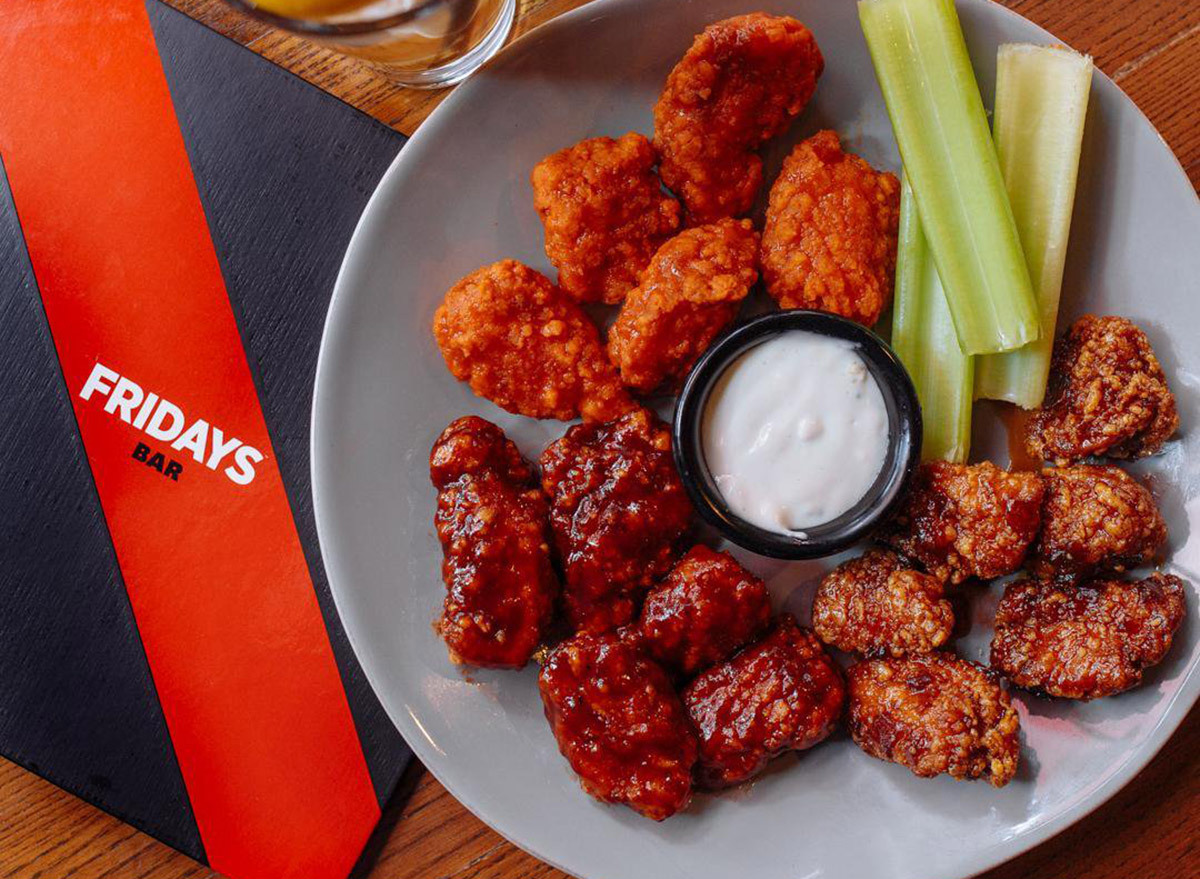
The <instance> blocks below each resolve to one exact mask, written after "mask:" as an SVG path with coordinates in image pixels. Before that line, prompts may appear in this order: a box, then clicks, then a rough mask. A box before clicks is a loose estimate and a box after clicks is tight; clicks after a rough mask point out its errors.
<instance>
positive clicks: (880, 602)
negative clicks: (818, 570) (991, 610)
mask: <svg viewBox="0 0 1200 879" xmlns="http://www.w3.org/2000/svg"><path fill="white" fill-rule="evenodd" d="M944 593H945V587H944V586H943V584H942V581H941V580H939V579H938V578H937V577H934V576H932V575H931V574H922V573H921V572H920V571H914V570H912V569H910V568H908V567H907V566H906V565H905V564H904V562H903V560H902V559H901V558H900V557H899V556H897V555H896V554H895V553H894V552H888V551H887V550H873V551H871V552H868V553H867V554H866V555H863V556H859V557H858V558H856V559H851V560H850V561H848V562H845V563H843V564H841V565H839V566H838V567H836V568H834V569H833V570H832V571H830V572H829V573H828V574H826V575H825V578H824V579H823V580H821V585H820V586H818V587H817V592H816V595H815V596H814V597H813V608H812V618H813V628H814V629H815V630H816V632H817V636H818V637H819V638H820V639H821V640H822V641H824V642H825V643H826V644H830V645H832V646H834V647H836V648H838V649H839V650H844V651H846V652H847V653H859V654H862V655H864V656H879V655H883V654H891V655H892V656H902V655H904V654H907V653H928V652H929V651H930V650H934V649H936V648H938V647H940V646H942V645H943V644H945V643H946V641H947V639H949V637H950V633H951V632H952V631H953V630H954V610H953V609H952V608H951V606H950V602H949V601H947V600H946V599H945V598H944Z"/></svg>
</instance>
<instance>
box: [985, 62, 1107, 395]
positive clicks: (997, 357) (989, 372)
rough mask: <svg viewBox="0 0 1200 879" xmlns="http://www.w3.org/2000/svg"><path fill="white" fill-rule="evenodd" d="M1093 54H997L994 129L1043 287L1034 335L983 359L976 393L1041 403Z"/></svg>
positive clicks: (1032, 271)
mask: <svg viewBox="0 0 1200 879" xmlns="http://www.w3.org/2000/svg"><path fill="white" fill-rule="evenodd" d="M1091 85H1092V59H1091V58H1089V57H1088V56H1087V55H1080V54H1079V53H1078V52H1072V51H1071V50H1070V49H1064V48H1058V47H1052V46H1031V45H1028V44H1008V45H1004V46H1001V47H1000V51H999V52H998V53H997V55H996V112H995V117H994V120H995V121H994V129H995V140H996V153H997V154H998V155H999V157H1000V170H1001V172H1002V173H1003V174H1004V182H1005V184H1006V185H1007V187H1008V200H1009V203H1010V204H1011V205H1012V211H1013V217H1014V218H1015V219H1016V222H1017V232H1018V233H1019V234H1020V236H1021V246H1022V248H1023V249H1024V251H1025V261H1026V263H1027V264H1028V266H1029V277H1030V279H1031V280H1032V281H1033V289H1034V291H1035V293H1036V294H1037V300H1038V309H1039V312H1040V319H1041V335H1040V336H1039V337H1038V340H1037V341H1036V342H1031V343H1030V344H1028V345H1026V346H1025V347H1024V348H1020V349H1018V350H1016V351H1010V352H1007V353H1005V354H993V355H989V356H988V357H984V358H982V359H981V360H980V362H979V364H978V365H977V367H976V368H977V373H976V375H977V378H976V386H975V395H976V396H977V397H985V398H987V399H989V400H1008V401H1009V402H1010V403H1016V404H1017V405H1018V406H1021V407H1023V408H1025V409H1033V408H1035V407H1037V406H1040V405H1041V403H1042V397H1044V396H1045V394H1046V376H1047V375H1048V374H1049V372H1050V350H1051V348H1052V347H1053V344H1054V325H1055V322H1056V321H1057V319H1058V299H1059V294H1060V293H1061V292H1062V278H1063V266H1064V265H1065V264H1066V258H1067V238H1068V236H1069V234H1070V231H1071V208H1072V206H1073V205H1074V203H1075V180H1076V178H1077V177H1078V175H1079V152H1080V148H1081V144H1082V142H1083V121H1084V118H1085V117H1086V116H1087V104H1088V92H1089V91H1091Z"/></svg>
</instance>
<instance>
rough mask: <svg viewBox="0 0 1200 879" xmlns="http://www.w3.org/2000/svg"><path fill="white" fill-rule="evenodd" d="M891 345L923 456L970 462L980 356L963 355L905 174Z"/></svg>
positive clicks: (901, 201) (930, 458)
mask: <svg viewBox="0 0 1200 879" xmlns="http://www.w3.org/2000/svg"><path fill="white" fill-rule="evenodd" d="M892 348H893V349H895V351H896V355H897V356H898V357H899V358H900V361H901V362H902V363H903V364H904V366H905V368H906V369H907V370H908V374H909V375H910V376H911V377H912V380H913V384H914V385H915V386H916V388H917V398H918V399H919V400H920V401H921V419H922V423H923V424H924V425H925V429H924V439H923V440H922V443H921V458H922V459H923V460H925V461H936V460H939V459H940V460H944V461H954V462H957V463H962V462H964V461H966V460H967V453H968V451H969V450H970V447H971V403H972V388H973V386H974V374H975V358H974V357H971V356H970V355H969V354H963V352H962V349H961V348H959V346H958V334H957V333H956V332H955V330H954V321H953V320H952V319H951V317H950V307H949V305H948V304H947V302H946V294H945V292H944V291H943V290H942V284H941V281H940V280H939V279H938V272H937V267H936V266H935V265H934V262H933V259H932V258H931V256H930V253H929V247H928V245H927V243H926V241H925V234H924V232H923V231H922V230H921V218H920V215H919V214H918V212H917V203H916V200H915V199H914V198H913V190H912V186H911V184H910V183H909V181H908V175H907V174H905V175H904V177H903V178H902V180H901V183H900V244H899V248H898V250H897V254H896V302H895V304H894V305H893V307H892Z"/></svg>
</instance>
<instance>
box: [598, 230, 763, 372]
mask: <svg viewBox="0 0 1200 879" xmlns="http://www.w3.org/2000/svg"><path fill="white" fill-rule="evenodd" d="M757 280H758V233H757V232H755V231H754V227H753V225H751V223H750V221H749V220H731V219H724V220H720V221H718V222H716V223H712V224H710V225H708V226H698V227H696V228H694V229H688V230H686V231H684V232H681V233H680V234H678V235H676V236H675V237H674V238H672V239H671V240H670V241H668V242H667V243H666V244H664V245H663V246H662V247H660V248H659V249H658V252H657V253H656V254H654V258H653V259H652V260H651V261H650V265H649V266H648V267H647V268H646V271H645V273H644V274H643V275H642V281H641V283H640V284H639V285H638V286H637V288H635V289H634V290H633V292H631V293H630V294H629V297H628V298H627V299H626V300H625V304H624V305H622V306H621V311H620V314H618V315H617V320H616V322H615V323H614V324H613V326H612V329H610V330H609V333H608V356H609V358H610V359H611V360H612V362H613V363H614V364H616V366H617V368H618V369H619V370H620V373H621V381H623V382H624V383H625V385H626V386H627V387H630V388H633V389H634V390H635V391H640V392H642V393H649V392H650V391H653V390H654V389H655V388H657V387H659V386H660V385H664V384H665V385H667V386H668V387H670V388H672V389H673V388H677V387H678V386H679V385H680V384H681V383H682V382H683V379H684V377H685V376H686V375H687V372H688V370H689V369H691V368H692V365H693V364H694V363H695V362H696V361H697V360H698V359H699V358H700V355H701V354H703V353H704V350H705V349H706V348H708V346H709V344H710V343H711V342H712V340H713V339H715V338H716V337H717V334H718V333H720V332H721V330H723V329H724V328H725V327H726V326H727V325H728V324H729V322H730V321H732V320H733V318H734V317H735V316H736V315H737V312H738V308H739V307H740V306H741V304H742V300H743V299H745V298H746V294H747V293H749V292H750V288H751V287H752V286H753V285H754V282H755V281H757Z"/></svg>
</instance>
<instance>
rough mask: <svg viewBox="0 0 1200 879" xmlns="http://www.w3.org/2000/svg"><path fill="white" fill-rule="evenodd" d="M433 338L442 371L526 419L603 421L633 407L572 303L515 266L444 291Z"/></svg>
mask: <svg viewBox="0 0 1200 879" xmlns="http://www.w3.org/2000/svg"><path fill="white" fill-rule="evenodd" d="M433 335H434V337H435V338H436V339H437V343H438V347H439V348H441V351H442V356H443V357H444V358H445V359H446V365H447V366H448V367H449V368H450V372H451V373H453V375H454V377H455V378H457V379H458V380H459V381H465V382H468V383H470V385H471V390H473V391H474V392H475V393H476V394H478V395H479V396H481V397H485V398H486V399H488V400H491V401H492V402H493V403H495V404H496V405H497V406H500V407H502V408H504V409H507V410H508V411H509V412H515V413H517V414H518V415H527V416H529V417H530V418H559V419H562V420H564V421H567V420H570V419H572V418H577V417H579V416H583V418H584V420H585V421H606V420H608V419H610V418H616V417H617V416H619V415H621V414H622V413H625V412H628V411H629V410H630V409H632V408H634V406H635V405H636V404H635V403H634V402H633V400H632V399H631V398H630V397H629V394H628V393H627V392H626V391H625V389H624V388H623V387H622V386H621V382H620V379H619V378H618V377H617V371H616V370H615V369H614V368H613V366H612V364H611V363H609V362H608V358H607V357H606V356H605V354H604V348H603V346H602V345H601V342H600V332H599V330H597V329H596V326H595V324H593V323H592V322H591V320H590V319H589V318H588V316H587V315H586V314H585V313H584V312H583V309H581V308H580V307H579V305H578V303H576V302H575V301H574V300H572V299H571V298H570V297H569V296H567V295H566V294H565V293H563V292H562V290H560V289H559V288H558V287H556V286H554V284H552V283H550V280H549V279H548V278H546V277H545V276H544V275H541V274H539V273H537V272H535V271H534V270H533V269H531V268H529V267H528V266H525V265H522V264H521V263H519V262H517V261H516V260H511V259H509V260H504V261H502V262H498V263H493V264H492V265H489V266H484V267H483V268H481V269H479V270H478V271H475V272H472V273H471V274H470V275H467V277H465V278H463V279H462V280H461V281H459V282H458V283H457V284H455V285H454V286H453V287H451V288H450V289H449V290H448V291H447V292H446V296H445V299H443V300H442V304H441V305H440V306H439V307H438V310H437V312H436V313H435V314H434V316H433Z"/></svg>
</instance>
